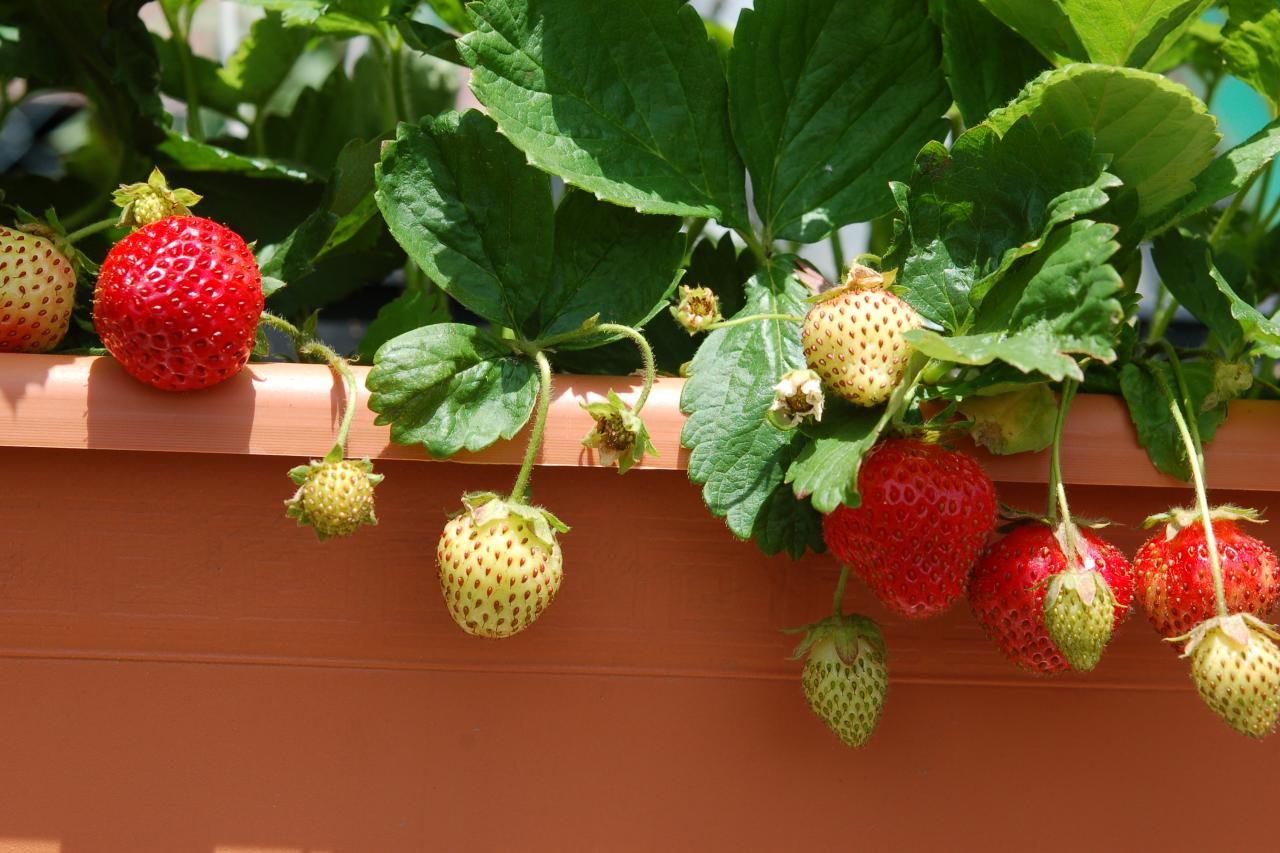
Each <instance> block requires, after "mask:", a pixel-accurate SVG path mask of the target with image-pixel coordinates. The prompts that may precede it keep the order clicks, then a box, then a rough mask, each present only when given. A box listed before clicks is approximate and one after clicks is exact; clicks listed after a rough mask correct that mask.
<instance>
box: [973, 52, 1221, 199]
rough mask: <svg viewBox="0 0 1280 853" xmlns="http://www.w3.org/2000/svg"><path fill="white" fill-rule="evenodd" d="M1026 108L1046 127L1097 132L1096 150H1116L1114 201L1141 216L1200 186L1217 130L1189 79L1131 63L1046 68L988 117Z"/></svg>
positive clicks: (1011, 116) (1014, 116)
mask: <svg viewBox="0 0 1280 853" xmlns="http://www.w3.org/2000/svg"><path fill="white" fill-rule="evenodd" d="M1023 116H1029V117H1030V118H1031V120H1032V122H1033V123H1034V124H1035V126H1036V127H1037V128H1039V129H1040V130H1041V131H1044V130H1047V129H1049V128H1054V129H1056V130H1057V132H1058V133H1059V134H1060V135H1063V136H1065V135H1068V134H1071V133H1074V132H1077V131H1086V132H1088V133H1090V134H1092V135H1093V138H1094V151H1095V152H1096V153H1098V154H1102V155H1107V156H1109V157H1110V158H1111V162H1110V164H1109V165H1108V166H1107V171H1109V172H1111V173H1112V174H1114V175H1116V177H1118V178H1119V179H1120V180H1121V181H1123V182H1124V189H1123V190H1122V191H1121V192H1120V193H1119V194H1118V195H1117V201H1116V203H1115V206H1116V207H1118V208H1119V209H1120V210H1125V211H1128V210H1129V209H1132V213H1131V214H1128V215H1130V216H1131V217H1132V218H1135V219H1137V220H1138V221H1143V220H1146V219H1148V218H1150V217H1151V216H1153V215H1155V214H1157V213H1158V212H1159V211H1161V210H1163V209H1164V208H1166V207H1168V206H1169V205H1170V204H1172V203H1173V202H1175V201H1177V200H1178V199H1180V198H1182V197H1183V196H1185V195H1188V194H1190V193H1191V192H1192V191H1193V190H1194V189H1195V178H1196V176H1197V175H1199V174H1200V172H1201V171H1202V170H1203V169H1204V167H1205V166H1207V165H1208V164H1209V162H1210V161H1211V160H1212V159H1213V152H1214V146H1216V145H1217V144H1218V140H1219V138H1220V136H1219V134H1218V130H1217V121H1216V120H1215V119H1214V118H1213V116H1211V115H1210V114H1209V113H1208V111H1207V109H1206V107H1205V105H1204V103H1203V102H1202V101H1201V100H1200V99H1199V98H1197V97H1196V96H1195V95H1193V94H1192V93H1191V92H1190V91H1189V90H1188V89H1187V88H1186V87H1185V86H1182V85H1181V84H1179V83H1175V82H1173V81H1172V80H1170V79H1169V78H1167V77H1163V76H1161V75H1159V74H1151V73H1148V72H1146V71H1139V70H1137V69H1133V68H1114V67H1110V66H1103V65H1068V66H1067V67H1065V68H1061V69H1058V70H1056V71H1049V72H1046V73H1045V74H1043V75H1041V76H1040V77H1039V78H1037V79H1036V80H1033V81H1032V82H1030V83H1028V84H1027V86H1026V88H1025V89H1023V90H1022V94H1020V95H1019V96H1018V98H1017V99H1016V100H1014V101H1013V102H1012V103H1011V104H1009V106H1007V107H1005V108H1004V109H1002V110H997V111H996V112H994V113H992V114H991V117H990V118H989V119H988V122H989V123H990V124H991V125H992V126H993V127H995V128H996V129H997V130H1000V131H1002V132H1004V131H1007V129H1008V128H1010V127H1012V126H1013V124H1014V122H1016V121H1017V120H1018V119H1020V118H1022V117H1023ZM1130 197H1131V198H1130ZM1121 224H1127V223H1121Z"/></svg>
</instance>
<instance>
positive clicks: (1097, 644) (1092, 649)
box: [1044, 569, 1116, 672]
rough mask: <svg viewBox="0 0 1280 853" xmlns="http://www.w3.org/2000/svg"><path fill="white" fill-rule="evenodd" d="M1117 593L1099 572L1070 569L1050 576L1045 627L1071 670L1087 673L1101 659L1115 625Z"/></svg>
mask: <svg viewBox="0 0 1280 853" xmlns="http://www.w3.org/2000/svg"><path fill="white" fill-rule="evenodd" d="M1115 606H1116V596H1115V593H1114V592H1113V591H1112V590H1111V586H1110V584H1108V583H1107V580H1106V578H1104V577H1103V576H1102V575H1101V574H1100V573H1099V572H1096V571H1093V570H1091V569H1071V570H1068V571H1065V572H1059V573H1058V574H1056V575H1054V576H1053V577H1051V578H1050V579H1049V585H1048V588H1047V589H1046V591H1045V596H1044V626H1045V630H1046V631H1047V632H1048V634H1049V638H1050V639H1052V640H1053V644H1054V645H1055V646H1057V647H1058V651H1060V652H1061V653H1062V656H1063V657H1064V658H1066V660H1067V663H1069V664H1070V665H1071V667H1072V668H1073V669H1076V670H1079V671H1080V672H1089V671H1090V670H1092V669H1093V668H1094V667H1095V666H1097V665H1098V661H1099V660H1101V659H1102V652H1103V650H1104V649H1105V648H1106V647H1107V643H1109V642H1111V632H1112V628H1113V627H1114V625H1115Z"/></svg>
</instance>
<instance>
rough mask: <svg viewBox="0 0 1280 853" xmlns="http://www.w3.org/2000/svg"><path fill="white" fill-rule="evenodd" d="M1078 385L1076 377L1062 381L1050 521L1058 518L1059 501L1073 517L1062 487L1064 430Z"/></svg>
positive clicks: (1055, 429) (1051, 470) (1052, 457)
mask: <svg viewBox="0 0 1280 853" xmlns="http://www.w3.org/2000/svg"><path fill="white" fill-rule="evenodd" d="M1078 387H1079V384H1078V383H1077V382H1076V381H1075V380H1074V379H1068V380H1066V381H1065V382H1063V383H1062V394H1061V396H1060V399H1059V402H1058V419H1057V421H1056V422H1055V423H1054V425H1053V450H1052V451H1050V455H1049V508H1048V509H1047V510H1046V511H1045V516H1046V517H1047V518H1048V519H1049V521H1050V522H1056V521H1057V520H1058V507H1059V503H1061V506H1062V512H1063V514H1064V515H1065V517H1066V518H1067V519H1070V518H1071V514H1070V513H1069V512H1068V511H1067V498H1066V490H1065V489H1061V488H1060V487H1061V485H1062V432H1063V429H1064V427H1066V424H1067V411H1068V410H1069V409H1070V408H1071V401H1072V400H1074V399H1075V396H1076V388H1078ZM1059 492H1061V493H1062V494H1061V501H1059Z"/></svg>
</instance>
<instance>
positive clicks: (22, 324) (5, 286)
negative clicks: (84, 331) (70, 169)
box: [0, 227, 76, 352]
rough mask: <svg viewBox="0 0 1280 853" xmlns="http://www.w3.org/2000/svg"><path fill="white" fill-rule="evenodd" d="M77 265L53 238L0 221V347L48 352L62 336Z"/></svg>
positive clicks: (73, 288)
mask: <svg viewBox="0 0 1280 853" xmlns="http://www.w3.org/2000/svg"><path fill="white" fill-rule="evenodd" d="M75 297H76V271H75V269H73V268H72V265H71V261H70V260H68V258H67V256H66V255H65V254H63V252H62V251H61V250H60V249H59V248H58V246H56V245H55V244H54V242H53V241H52V240H49V239H46V238H44V237H41V236H37V235H35V234H30V233H26V232H24V231H18V230H16V229H12V228H4V227H0V352H48V351H49V350H51V349H53V348H54V347H56V346H57V345H58V343H59V342H61V341H62V338H63V336H65V335H66V334H67V324H68V322H69V321H70V320H71V308H72V305H73V304H74V303H75Z"/></svg>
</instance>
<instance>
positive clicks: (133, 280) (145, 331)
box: [93, 216, 263, 391]
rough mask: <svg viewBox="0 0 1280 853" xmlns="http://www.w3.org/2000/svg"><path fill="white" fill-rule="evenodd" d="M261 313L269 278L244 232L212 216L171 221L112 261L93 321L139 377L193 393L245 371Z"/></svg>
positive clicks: (143, 231) (123, 244)
mask: <svg viewBox="0 0 1280 853" xmlns="http://www.w3.org/2000/svg"><path fill="white" fill-rule="evenodd" d="M262 307H263V297H262V274H261V272H260V271H259V270H258V264H257V262H256V261H255V260H254V257H253V252H252V251H250V250H249V247H248V246H246V245H245V242H244V240H242V239H241V238H240V235H238V234H236V233H235V232H234V231H232V230H230V229H229V228H226V227H224V226H222V225H219V224H218V223H216V222H211V221H210V220H208V219H202V218H200V217H197V216H172V217H169V218H167V219H161V220H160V221H158V222H155V223H152V224H151V225H147V226H145V227H143V228H140V229H138V230H137V231H135V232H133V233H132V234H130V235H129V236H128V237H125V238H124V239H123V240H121V241H120V242H119V243H117V244H116V245H115V248H113V249H112V250H111V252H110V253H109V254H108V255H107V259H106V261H105V262H104V263H103V265H102V272H101V274H100V275H99V276H98V286H97V291H96V294H95V297H94V308H93V323H94V326H95V327H96V328H97V330H98V334H99V335H100V336H101V337H102V342H103V344H104V345H106V347H107V349H108V350H109V351H110V352H111V354H112V355H113V356H115V357H116V360H117V361H119V362H120V364H121V365H122V366H123V367H124V369H125V370H127V371H129V373H131V374H132V375H133V376H135V377H136V378H138V379H140V380H142V381H143V382H146V383H148V384H150V385H154V386H155V387H156V388H160V389H162V390H165V391H192V390H196V389H198V388H207V387H208V386H210V385H214V384H216V383H218V382H221V381H223V380H224V379H229V378H231V377H232V376H235V375H236V374H237V373H239V372H240V369H241V368H242V367H244V365H245V363H246V362H247V361H248V360H249V355H250V354H251V353H252V352H253V345H254V338H255V332H256V330H257V327H258V318H259V317H260V316H261V314H262Z"/></svg>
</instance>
